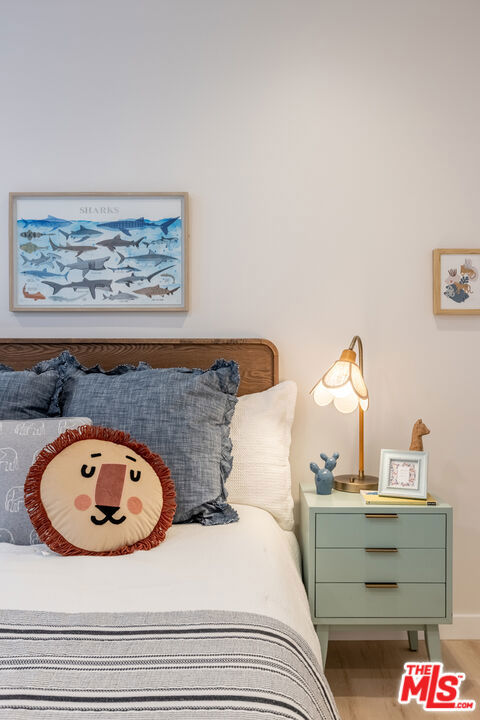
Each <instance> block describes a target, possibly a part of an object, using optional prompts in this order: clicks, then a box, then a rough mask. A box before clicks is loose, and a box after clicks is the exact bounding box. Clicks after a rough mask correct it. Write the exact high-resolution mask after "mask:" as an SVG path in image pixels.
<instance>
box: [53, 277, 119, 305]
mask: <svg viewBox="0 0 480 720" xmlns="http://www.w3.org/2000/svg"><path fill="white" fill-rule="evenodd" d="M42 282H43V284H44V285H48V286H49V287H51V288H52V290H53V294H54V295H56V294H57V293H59V292H60V291H61V290H66V289H67V288H72V290H74V292H76V291H77V290H80V289H83V288H86V289H87V290H89V292H90V295H91V296H92V298H93V299H94V300H96V292H97V290H100V288H103V289H104V290H110V291H111V290H112V281H111V280H107V279H106V278H98V279H96V280H87V279H86V278H83V280H79V281H77V282H71V283H67V284H66V285H60V283H56V282H52V281H51V280H43V281H42Z"/></svg>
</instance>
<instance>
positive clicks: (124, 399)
mask: <svg viewBox="0 0 480 720" xmlns="http://www.w3.org/2000/svg"><path fill="white" fill-rule="evenodd" d="M49 362H50V363H54V365H55V367H56V369H58V372H59V374H60V378H61V382H60V384H59V387H58V392H57V395H56V398H55V401H56V403H57V404H58V407H59V409H60V410H61V413H62V415H68V416H72V417H73V416H80V415H81V416H86V417H89V418H91V419H92V422H93V424H94V425H103V426H106V427H112V428H117V429H119V430H123V431H125V432H128V433H130V434H131V435H132V437H134V438H135V439H136V440H138V441H139V442H142V443H145V444H146V445H147V446H148V447H149V448H150V449H151V450H153V452H155V453H158V454H159V455H161V456H162V458H163V460H164V461H165V463H166V464H167V465H168V467H169V468H170V472H171V475H172V478H173V480H174V482H175V489H176V493H177V511H176V513H175V518H174V522H176V523H180V522H199V523H202V524H203V525H220V524H223V523H229V522H235V521H236V520H238V516H237V513H236V512H235V510H234V509H233V508H232V507H231V506H230V505H229V504H228V503H227V502H226V500H227V491H226V488H225V482H226V480H227V477H228V475H229V474H230V470H231V468H232V460H233V458H232V443H231V440H230V422H231V419H232V416H233V411H234V409H235V404H236V402H237V398H236V394H237V390H238V385H239V382H240V375H239V371H238V365H237V363H235V362H233V361H229V362H227V361H225V360H217V361H216V362H215V363H214V364H213V365H212V367H211V368H210V369H209V370H191V369H188V368H165V369H153V368H151V367H150V366H149V365H147V364H146V363H141V364H139V365H138V366H131V365H120V366H118V367H117V368H115V369H114V370H110V371H109V372H105V371H104V370H102V369H101V368H100V367H98V366H97V367H94V368H90V369H87V368H85V367H83V366H82V365H81V364H80V363H79V362H78V360H76V358H75V357H73V355H71V354H70V353H69V352H67V351H65V352H63V353H62V354H61V355H60V356H59V357H58V358H56V359H55V360H54V361H49Z"/></svg>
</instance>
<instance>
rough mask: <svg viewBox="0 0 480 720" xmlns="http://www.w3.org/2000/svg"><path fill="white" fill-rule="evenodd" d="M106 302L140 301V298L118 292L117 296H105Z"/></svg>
mask: <svg viewBox="0 0 480 720" xmlns="http://www.w3.org/2000/svg"><path fill="white" fill-rule="evenodd" d="M103 299H104V300H120V301H122V300H123V301H124V302H125V301H126V300H138V298H136V297H135V295H131V294H130V293H127V292H118V293H116V294H115V295H104V296H103Z"/></svg>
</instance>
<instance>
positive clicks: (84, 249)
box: [49, 240, 99, 257]
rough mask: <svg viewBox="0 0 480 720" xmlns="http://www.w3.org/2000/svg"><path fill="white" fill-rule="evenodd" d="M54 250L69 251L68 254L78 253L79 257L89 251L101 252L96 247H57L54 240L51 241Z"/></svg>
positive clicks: (67, 245)
mask: <svg viewBox="0 0 480 720" xmlns="http://www.w3.org/2000/svg"><path fill="white" fill-rule="evenodd" d="M49 243H50V245H51V248H52V250H68V252H74V253H76V255H77V257H78V256H79V255H81V254H82V253H84V252H88V251H89V250H99V248H97V246H96V245H69V244H68V243H67V244H66V245H55V243H54V242H53V240H49Z"/></svg>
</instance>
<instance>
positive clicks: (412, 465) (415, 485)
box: [378, 450, 428, 500]
mask: <svg viewBox="0 0 480 720" xmlns="http://www.w3.org/2000/svg"><path fill="white" fill-rule="evenodd" d="M427 476H428V452H425V451H424V452H417V451H414V450H381V452H380V472H379V475H378V494H379V495H384V496H387V497H402V498H412V499H414V500H425V499H426V497H427Z"/></svg>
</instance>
